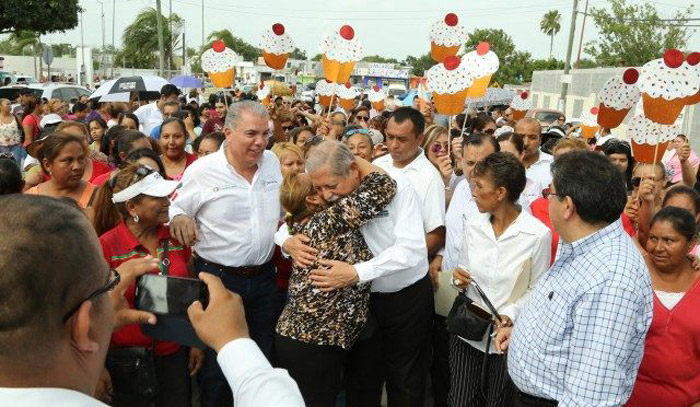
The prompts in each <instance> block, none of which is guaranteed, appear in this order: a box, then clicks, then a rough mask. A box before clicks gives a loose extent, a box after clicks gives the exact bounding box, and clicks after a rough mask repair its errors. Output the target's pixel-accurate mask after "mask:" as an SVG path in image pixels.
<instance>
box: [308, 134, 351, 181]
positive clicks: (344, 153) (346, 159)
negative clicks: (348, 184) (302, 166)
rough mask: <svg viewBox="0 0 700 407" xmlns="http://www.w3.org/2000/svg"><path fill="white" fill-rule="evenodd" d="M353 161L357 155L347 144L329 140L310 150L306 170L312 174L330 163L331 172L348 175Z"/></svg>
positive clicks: (339, 175) (343, 175)
mask: <svg viewBox="0 0 700 407" xmlns="http://www.w3.org/2000/svg"><path fill="white" fill-rule="evenodd" d="M353 162H355V156H354V155H352V152H351V151H350V149H349V148H348V147H347V146H346V145H345V144H343V143H340V142H338V141H330V140H327V141H324V142H322V143H321V144H319V145H317V146H314V147H313V148H311V150H309V155H308V156H307V157H306V172H308V173H309V174H311V173H312V172H314V171H317V170H319V169H321V168H322V167H324V166H326V165H330V170H331V174H333V175H336V176H338V177H347V176H348V175H350V164H352V163H353Z"/></svg>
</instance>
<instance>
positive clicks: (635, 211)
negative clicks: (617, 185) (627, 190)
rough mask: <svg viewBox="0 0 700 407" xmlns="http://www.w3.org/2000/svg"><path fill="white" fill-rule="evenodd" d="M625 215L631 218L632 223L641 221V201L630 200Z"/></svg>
mask: <svg viewBox="0 0 700 407" xmlns="http://www.w3.org/2000/svg"><path fill="white" fill-rule="evenodd" d="M625 215H627V217H628V218H629V220H630V221H631V222H632V223H637V222H638V221H639V201H638V200H636V199H634V198H633V199H630V200H629V201H627V205H625Z"/></svg>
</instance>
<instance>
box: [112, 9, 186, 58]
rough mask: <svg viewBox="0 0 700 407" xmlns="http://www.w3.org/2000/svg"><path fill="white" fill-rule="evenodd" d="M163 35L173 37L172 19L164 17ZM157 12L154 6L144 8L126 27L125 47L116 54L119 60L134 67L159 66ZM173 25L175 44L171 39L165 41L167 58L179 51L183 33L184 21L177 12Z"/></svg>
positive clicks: (123, 37)
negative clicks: (171, 30) (171, 32)
mask: <svg viewBox="0 0 700 407" xmlns="http://www.w3.org/2000/svg"><path fill="white" fill-rule="evenodd" d="M163 19H164V21H163V37H164V38H171V36H170V25H171V24H170V20H169V19H168V18H167V17H163ZM156 20H157V12H156V10H155V9H153V8H147V9H144V10H142V11H141V12H140V13H139V14H138V15H137V16H136V19H135V20H134V22H133V23H131V24H130V25H129V26H127V27H126V28H125V29H124V33H123V34H122V42H123V44H124V47H123V49H122V50H121V52H120V53H119V54H118V55H115V58H116V59H117V60H120V59H121V60H122V61H124V63H125V64H126V65H127V66H130V67H134V68H154V67H157V66H158V53H159V51H158V30H157V22H156ZM172 27H173V35H172V38H173V39H174V41H173V44H172V45H171V44H170V41H165V42H164V46H165V59H166V60H167V59H168V58H170V57H171V56H172V55H173V53H174V52H176V51H177V48H178V44H179V38H180V35H181V33H182V27H183V22H182V18H181V17H180V16H178V15H177V14H175V13H173V14H172Z"/></svg>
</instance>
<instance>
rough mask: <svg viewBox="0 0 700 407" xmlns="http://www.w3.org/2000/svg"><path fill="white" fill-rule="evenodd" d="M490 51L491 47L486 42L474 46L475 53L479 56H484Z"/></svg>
mask: <svg viewBox="0 0 700 407" xmlns="http://www.w3.org/2000/svg"><path fill="white" fill-rule="evenodd" d="M490 49H491V45H489V43H488V42H486V41H484V42H480V43H479V45H477V46H476V53H477V54H479V55H486V53H487V52H489V50H490Z"/></svg>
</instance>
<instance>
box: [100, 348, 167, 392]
mask: <svg viewBox="0 0 700 407" xmlns="http://www.w3.org/2000/svg"><path fill="white" fill-rule="evenodd" d="M106 366H107V371H109V375H110V376H111V377H112V387H113V388H114V391H115V398H121V397H120V396H124V397H126V398H130V399H136V400H140V401H146V402H151V401H154V400H155V399H156V396H157V394H158V390H157V384H156V383H157V382H156V370H155V365H154V362H153V349H152V348H144V347H133V348H114V349H110V350H109V352H108V353H107V360H106Z"/></svg>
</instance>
